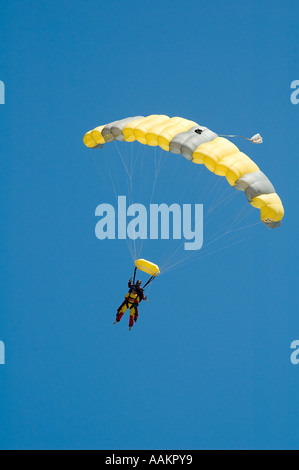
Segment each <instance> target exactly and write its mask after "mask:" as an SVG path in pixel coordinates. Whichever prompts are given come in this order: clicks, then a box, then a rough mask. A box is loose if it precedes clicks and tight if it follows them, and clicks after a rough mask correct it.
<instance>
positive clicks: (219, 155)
mask: <svg viewBox="0 0 299 470" xmlns="http://www.w3.org/2000/svg"><path fill="white" fill-rule="evenodd" d="M114 140H118V141H126V142H133V141H134V140H137V141H138V142H140V143H142V144H145V145H150V146H157V145H159V146H160V147H161V148H162V149H164V150H166V151H169V152H171V153H175V154H181V155H183V156H184V157H185V158H187V159H188V160H189V161H191V162H193V163H197V164H204V165H205V166H206V167H207V168H208V170H210V171H211V172H213V173H215V174H216V175H220V176H225V177H226V179H227V181H228V183H229V184H230V185H231V186H233V187H234V188H235V189H238V190H240V191H244V193H245V196H246V198H247V200H248V201H249V202H250V204H251V205H252V206H253V207H256V208H258V209H260V212H261V220H262V222H264V224H265V225H266V226H267V227H269V228H276V227H279V225H280V224H281V220H282V218H283V216H284V208H283V205H282V202H281V200H280V198H279V196H278V194H277V193H276V192H275V189H274V187H273V185H272V183H271V182H270V181H269V179H268V178H267V176H266V175H265V174H264V173H262V171H261V170H260V169H259V167H258V166H257V165H256V163H254V162H253V161H252V160H251V159H250V158H249V157H248V156H247V155H245V154H244V153H243V152H240V150H239V149H238V147H236V145H234V144H233V143H232V142H231V141H230V140H228V139H225V138H224V137H219V136H218V135H217V134H216V133H215V132H213V131H211V130H210V129H208V128H206V127H204V126H200V125H198V124H197V123H196V122H194V121H190V120H188V119H184V118H180V117H172V118H170V117H169V116H165V115H156V114H155V115H150V116H147V117H144V116H135V117H129V118H125V119H121V120H119V121H114V122H111V123H110V124H106V125H103V126H100V127H96V128H95V129H93V130H91V131H89V132H87V134H85V136H84V138H83V142H84V144H85V145H86V146H87V147H89V148H97V147H103V145H104V144H105V143H107V142H112V141H114Z"/></svg>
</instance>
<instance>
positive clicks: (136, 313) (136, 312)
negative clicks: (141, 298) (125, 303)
mask: <svg viewBox="0 0 299 470" xmlns="http://www.w3.org/2000/svg"><path fill="white" fill-rule="evenodd" d="M138 315H139V312H138V307H135V315H134V320H135V322H136V321H137V320H138Z"/></svg>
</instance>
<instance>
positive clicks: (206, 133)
mask: <svg viewBox="0 0 299 470" xmlns="http://www.w3.org/2000/svg"><path fill="white" fill-rule="evenodd" d="M216 137H218V136H217V134H215V132H212V131H210V129H208V128H207V127H202V126H194V127H191V129H189V130H188V131H186V132H181V133H179V134H177V135H176V136H175V137H174V138H173V139H172V141H171V142H170V144H169V151H170V152H171V153H177V154H179V153H181V154H182V155H183V156H184V157H185V158H187V160H190V161H191V160H192V154H193V152H194V150H196V149H197V147H198V146H199V145H201V144H204V143H205V142H210V141H211V140H214V139H215V138H216Z"/></svg>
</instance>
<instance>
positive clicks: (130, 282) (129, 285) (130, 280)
mask: <svg viewBox="0 0 299 470" xmlns="http://www.w3.org/2000/svg"><path fill="white" fill-rule="evenodd" d="M131 285H132V279H129V282H128V287H131Z"/></svg>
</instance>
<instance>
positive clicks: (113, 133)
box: [102, 116, 144, 142]
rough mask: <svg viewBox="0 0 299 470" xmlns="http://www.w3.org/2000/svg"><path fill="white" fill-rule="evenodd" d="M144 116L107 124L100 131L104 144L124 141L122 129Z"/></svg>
mask: <svg viewBox="0 0 299 470" xmlns="http://www.w3.org/2000/svg"><path fill="white" fill-rule="evenodd" d="M143 117H144V116H134V117H128V118H125V119H121V120H120V121H113V122H110V123H109V124H107V125H106V126H105V127H104V128H103V129H102V136H103V137H104V139H105V141H106V142H112V141H113V140H119V141H121V142H123V141H124V136H123V133H122V131H123V128H124V127H125V126H126V125H127V124H129V122H132V121H135V120H136V119H141V118H143Z"/></svg>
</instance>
